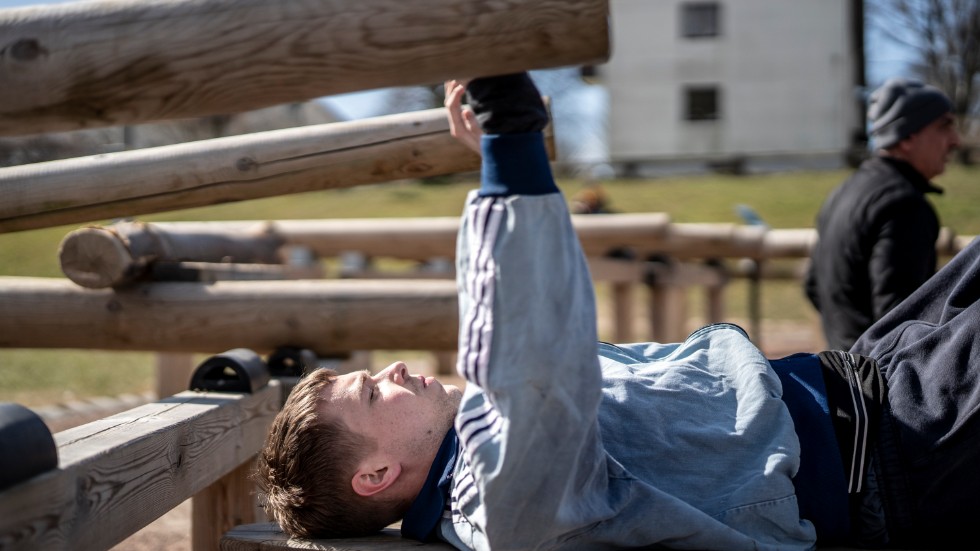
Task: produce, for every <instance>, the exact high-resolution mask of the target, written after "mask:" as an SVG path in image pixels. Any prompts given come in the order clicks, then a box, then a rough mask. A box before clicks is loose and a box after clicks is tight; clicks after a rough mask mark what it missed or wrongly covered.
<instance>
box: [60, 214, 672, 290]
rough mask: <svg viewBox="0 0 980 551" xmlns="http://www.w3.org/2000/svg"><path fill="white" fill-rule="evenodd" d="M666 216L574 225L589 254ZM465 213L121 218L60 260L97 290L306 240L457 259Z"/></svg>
mask: <svg viewBox="0 0 980 551" xmlns="http://www.w3.org/2000/svg"><path fill="white" fill-rule="evenodd" d="M669 221H670V219H669V217H668V216H667V215H666V214H661V213H651V214H618V215H611V216H576V217H575V218H574V224H575V228H576V230H577V231H578V234H579V237H580V239H581V240H582V245H583V248H584V249H585V251H586V252H587V253H588V254H592V255H595V256H598V255H601V254H603V253H605V252H607V251H609V250H611V249H614V248H617V247H623V246H636V247H640V248H643V247H646V246H648V245H649V244H650V243H651V242H657V241H660V240H662V239H661V238H662V236H663V235H664V234H665V233H666V231H667V229H668V225H669ZM458 229H459V219H458V218H456V217H439V218H408V219H405V218H400V219H392V218H374V219H346V220H281V221H277V222H257V221H253V222H247V221H239V222H170V223H166V222H164V223H154V224H142V223H128V222H126V223H121V224H114V225H112V226H106V227H87V228H82V229H79V230H76V231H73V232H71V233H69V234H68V235H67V236H66V237H65V239H64V240H63V241H62V243H61V248H60V251H59V258H60V261H61V267H62V270H63V271H64V273H65V275H66V276H67V277H68V278H70V279H71V280H72V281H74V282H76V283H78V284H79V285H82V286H85V287H90V288H93V289H97V288H103V287H108V286H116V285H121V284H126V283H130V282H132V281H134V280H136V279H138V278H139V277H141V276H142V275H143V273H144V271H145V269H146V268H147V267H148V266H149V264H150V263H151V262H159V261H171V262H176V261H200V262H221V261H231V262H277V261H279V260H280V255H279V252H278V247H280V246H301V247H304V248H307V249H309V250H310V251H311V252H313V253H314V254H316V255H317V256H320V257H333V256H339V255H341V254H342V253H345V252H351V251H357V252H360V253H363V254H365V255H367V256H383V257H393V258H402V259H412V260H426V259H430V258H438V257H443V258H452V257H453V256H455V253H456V233H457V231H458Z"/></svg>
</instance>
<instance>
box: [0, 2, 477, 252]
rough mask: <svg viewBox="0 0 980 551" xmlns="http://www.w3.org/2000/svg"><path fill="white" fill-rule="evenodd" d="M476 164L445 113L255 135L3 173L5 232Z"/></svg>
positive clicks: (0, 215) (1, 226)
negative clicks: (451, 129)
mask: <svg viewBox="0 0 980 551" xmlns="http://www.w3.org/2000/svg"><path fill="white" fill-rule="evenodd" d="M316 4H321V2H316ZM229 5H230V4H229ZM0 81H2V78H0ZM2 88H3V87H2V86H0V89H2ZM479 167H480V159H479V156H478V155H477V154H476V153H473V152H472V151H470V150H468V149H467V148H465V147H464V146H462V145H461V144H460V143H459V142H457V141H456V140H455V139H454V138H453V137H452V136H450V135H449V124H448V122H447V120H446V114H445V109H442V108H439V109H430V110H426V111H418V112H413V113H403V114H398V115H390V116H385V117H376V118H373V119H366V120H360V121H351V122H342V123H331V124H323V125H314V126H305V127H300V128H291V129H286V130H274V131H270V132H259V133H255V134H247V135H243V136H231V137H227V138H217V139H213V140H203V141H199V142H190V143H184V144H177V145H170V146H163V147H156V148H150V149H141V150H135V151H123V152H117V153H108V154H104V155H94V156H90V157H80V158H77V159H66V160H62V161H51V162H46V163H36V164H29V165H22V166H14V167H7V168H2V169H0V233H2V232H12V231H20V230H29V229H37V228H44V227H51V226H59V225H63V224H72V223H80V222H90V221H93V220H106V219H109V218H117V217H131V216H135V215H139V214H147V213H153V212H161V211H168V210H176V209H183V208H190V207H199V206H206V205H214V204H218V203H226V202H230V201H243V200H246V199H257V198H261V197H271V196H275V195H286V194H291V193H300V192H305V191H313V190H322V189H335V188H346V187H353V186H358V185H363V184H371V183H378V182H387V181H391V180H398V179H403V178H422V177H428V176H436V175H442V174H454V173H458V172H466V171H471V170H477V169H478V168H479Z"/></svg>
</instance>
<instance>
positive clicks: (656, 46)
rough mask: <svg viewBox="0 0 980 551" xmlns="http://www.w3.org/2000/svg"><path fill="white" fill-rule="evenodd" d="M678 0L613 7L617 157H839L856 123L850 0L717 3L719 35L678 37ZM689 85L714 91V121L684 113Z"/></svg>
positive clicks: (609, 69)
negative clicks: (716, 90) (694, 118)
mask: <svg viewBox="0 0 980 551" xmlns="http://www.w3.org/2000/svg"><path fill="white" fill-rule="evenodd" d="M693 1H699V0H693ZM684 3H685V2H684V1H682V0H611V2H610V5H611V12H612V33H613V53H612V57H611V59H610V61H609V62H608V63H607V64H606V65H603V66H602V67H601V68H600V75H601V80H602V82H603V84H604V85H605V86H606V87H607V90H608V97H609V102H610V105H609V117H610V119H609V136H608V144H609V153H610V159H611V160H612V161H614V162H617V161H646V160H668V159H684V158H688V159H696V158H703V159H723V158H732V157H736V156H746V157H753V156H786V155H789V156H792V155H803V156H808V155H810V156H812V155H818V156H819V155H824V156H834V157H835V158H836V157H837V156H840V158H841V159H843V152H844V151H845V150H846V149H847V147H848V146H849V144H850V141H851V136H852V133H853V131H854V129H855V127H856V126H857V125H858V124H859V123H858V121H859V117H858V102H857V99H856V98H857V96H856V94H857V91H856V90H855V88H854V84H853V78H854V77H853V74H854V68H853V65H854V63H856V61H855V60H854V56H853V55H852V49H853V48H852V46H851V42H850V41H851V37H850V35H849V16H850V13H849V0H719V2H718V4H719V5H720V13H721V17H720V21H721V33H720V36H717V37H704V38H686V37H683V36H682V32H681V21H680V19H681V12H682V9H681V6H682V4H684ZM691 85H717V86H718V87H719V89H720V118H719V119H718V120H712V121H688V120H685V115H684V109H685V107H684V105H685V99H684V90H685V87H687V86H691Z"/></svg>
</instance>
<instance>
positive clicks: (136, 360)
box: [0, 166, 980, 405]
mask: <svg viewBox="0 0 980 551" xmlns="http://www.w3.org/2000/svg"><path fill="white" fill-rule="evenodd" d="M847 174H848V172H847V171H830V172H795V173H781V174H771V175H757V176H716V175H711V176H700V177H683V178H680V177H678V178H663V179H655V180H618V181H609V182H602V186H603V188H604V189H605V190H606V192H607V194H608V196H609V198H610V200H611V201H610V203H611V207H612V208H613V209H615V210H617V211H620V212H665V213H668V214H669V215H670V216H671V219H672V220H673V221H675V222H725V223H741V220H740V219H739V217H738V215H737V214H736V211H735V206H736V205H738V204H746V205H750V206H751V207H752V208H753V209H755V210H756V211H757V212H758V213H759V214H760V216H761V217H762V218H763V220H765V221H766V222H767V223H768V224H769V225H770V226H772V227H774V228H803V227H811V226H812V225H813V218H814V216H815V214H816V212H817V209H818V208H819V205H820V203H821V201H822V200H823V198H824V196H825V195H826V194H827V193H828V192H829V191H830V190H831V189H832V188H833V187H834V186H835V185H837V184H838V183H839V182H840V181H841V180H842V179H843V178H845V177H846V176H847ZM937 183H938V184H939V185H941V186H942V187H944V188H946V190H947V191H946V193H945V194H944V195H941V196H933V197H932V200H933V203H934V204H935V205H936V209H937V211H938V212H939V215H940V219H941V220H942V223H943V225H945V226H948V227H950V228H952V229H953V230H955V231H956V232H957V233H958V234H962V235H977V234H980V169H978V168H975V167H974V168H964V167H959V166H956V167H951V169H950V170H949V172H948V173H947V174H945V175H943V176H942V177H940V178H939V179H937ZM474 185H475V184H474V182H454V183H431V182H428V183H417V182H400V183H392V184H383V185H376V186H366V187H360V188H354V189H349V190H332V191H324V192H313V193H306V194H301V195H291V196H284V197H277V198H272V199H265V200H256V201H249V202H243V203H234V204H227V205H221V206H215V207H208V208H199V209H192V210H186V211H178V212H171V213H166V214H161V215H153V216H145V217H140V219H141V220H153V221H161V220H243V219H263V220H266V219H269V220H274V219H307V218H374V217H416V216H455V215H457V214H458V213H459V209H460V206H461V204H462V202H463V199H464V197H465V195H466V193H467V191H468V190H470V189H472V188H473V186H474ZM584 185H585V183H584V182H581V181H575V180H564V181H561V182H560V186H561V188H562V190H563V191H564V192H565V194H566V196H568V197H570V196H571V195H572V194H574V193H575V192H576V191H578V190H579V189H581V188H582V187H583V186H584ZM101 222H105V221H101ZM75 227H77V226H67V227H60V228H49V229H44V230H35V231H27V232H19V233H13V234H3V235H0V275H3V276H37V277H62V274H61V271H60V268H59V266H58V259H57V251H58V244H59V243H60V241H61V239H62V238H63V237H64V235H65V234H66V233H68V232H69V231H71V230H73V229H75ZM730 287H731V288H730V289H729V292H728V293H727V301H728V307H727V311H728V313H729V316H731V317H733V318H744V317H745V305H746V293H747V290H746V286H745V285H744V284H739V283H738V282H736V283H734V284H733V285H731V286H730ZM601 293H602V289H600V294H601ZM696 308H697V305H696V304H693V305H692V312H695V313H696V312H697V310H696ZM2 310H3V305H2V304H0V315H2ZM763 316H764V317H765V318H766V319H777V320H812V319H814V317H815V316H814V313H813V311H812V309H811V308H810V307H809V305H808V304H806V303H805V301H804V299H803V297H802V295H801V291H800V289H799V286H798V285H797V284H795V283H767V284H766V285H765V287H764V290H763ZM152 363H153V362H152V354H149V353H128V352H127V353H118V352H90V351H80V350H44V351H39V350H0V401H17V402H20V403H23V404H25V405H42V404H46V403H51V402H57V401H64V400H69V399H73V398H83V397H87V396H103V395H115V394H119V393H123V392H132V393H139V392H144V391H146V390H150V389H151V388H152V385H153V384H154V375H153V368H152Z"/></svg>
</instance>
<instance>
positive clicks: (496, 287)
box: [447, 74, 606, 549]
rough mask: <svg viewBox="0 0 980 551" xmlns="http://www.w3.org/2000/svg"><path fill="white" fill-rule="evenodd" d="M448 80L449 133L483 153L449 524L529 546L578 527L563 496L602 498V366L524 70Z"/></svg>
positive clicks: (472, 222)
mask: <svg viewBox="0 0 980 551" xmlns="http://www.w3.org/2000/svg"><path fill="white" fill-rule="evenodd" d="M461 93H462V90H461V88H460V86H459V85H458V84H456V85H451V86H448V87H447V98H448V99H447V107H449V109H450V112H451V114H452V116H453V126H454V134H455V135H457V137H460V138H461V140H462V141H463V142H464V143H467V139H469V141H470V142H471V143H473V142H475V140H473V139H472V138H473V135H474V134H478V131H477V129H476V125H479V127H480V128H482V130H483V132H484V134H485V135H483V136H482V139H481V140H480V146H481V152H482V154H483V174H482V182H481V187H480V189H479V190H478V191H475V192H473V193H471V195H470V197H469V198H468V200H467V204H466V208H465V212H464V214H463V223H462V225H461V228H460V234H459V238H458V249H457V268H458V270H457V273H458V285H459V295H460V323H461V325H460V336H459V361H458V365H457V368H458V370H459V372H460V374H461V375H462V376H463V377H465V378H466V380H467V381H468V383H469V384H468V386H467V392H466V394H465V396H464V398H463V403H462V406H461V408H460V412H459V414H458V416H457V418H456V428H457V430H458V432H459V436H460V441H461V443H462V445H463V453H464V459H465V465H463V466H462V467H461V470H460V472H459V473H458V478H457V480H455V481H454V483H453V492H452V509H453V523H454V524H455V525H456V530H455V531H456V533H457V535H459V537H460V538H461V540H462V543H464V544H466V545H468V546H469V547H475V548H487V547H490V548H501V549H503V548H532V547H538V546H541V545H544V546H547V545H548V543H549V542H551V543H554V542H555V541H557V540H558V539H559V538H560V537H562V536H563V535H567V534H568V533H570V532H574V531H577V530H579V529H581V528H582V527H580V526H571V525H565V524H563V521H562V518H563V516H562V515H561V514H560V512H559V510H560V508H561V506H562V504H567V503H585V502H587V501H588V497H586V496H588V495H601V493H602V491H601V489H600V488H599V486H601V485H602V484H604V483H605V480H606V478H605V477H606V472H605V467H604V465H605V463H604V454H603V452H602V448H601V445H600V443H599V439H598V429H597V419H596V416H597V409H598V404H599V401H600V396H601V375H600V370H599V364H598V360H597V355H596V352H597V344H596V325H595V323H596V314H595V300H594V296H593V291H592V281H591V278H590V276H589V272H588V268H587V265H586V262H585V258H584V256H583V255H582V252H581V250H580V247H579V244H578V239H577V236H576V234H575V232H574V230H573V228H572V225H571V220H570V218H569V215H568V210H567V207H566V204H565V199H564V197H563V196H562V195H561V193H560V192H559V190H558V188H557V186H556V185H555V182H554V180H553V178H552V175H551V170H550V166H549V164H548V157H547V154H546V150H545V145H544V139H543V136H542V134H541V129H542V128H543V127H544V126H545V125H546V124H547V113H546V111H545V108H544V105H543V103H542V101H541V98H540V93H539V92H538V90H537V88H536V87H535V86H534V84H533V82H532V81H531V79H530V78H529V77H528V75H526V74H520V75H507V76H502V77H492V78H486V79H477V80H474V81H472V82H470V83H469V84H468V85H467V88H466V95H467V97H468V99H469V103H470V106H471V108H472V114H465V113H463V112H461V111H459V109H460V106H459V101H460V99H461V97H460V96H461Z"/></svg>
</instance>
